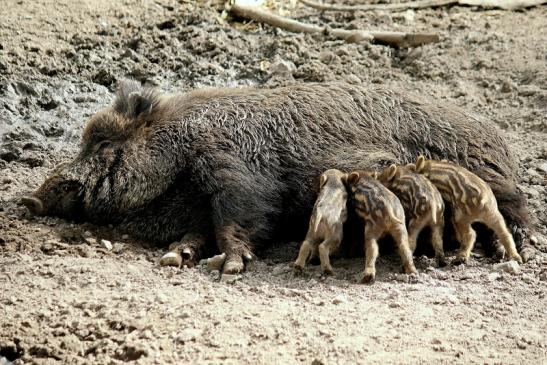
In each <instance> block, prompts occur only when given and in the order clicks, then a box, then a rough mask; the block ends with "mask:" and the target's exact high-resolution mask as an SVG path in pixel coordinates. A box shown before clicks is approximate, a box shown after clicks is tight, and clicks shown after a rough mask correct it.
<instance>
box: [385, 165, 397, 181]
mask: <svg viewBox="0 0 547 365" xmlns="http://www.w3.org/2000/svg"><path fill="white" fill-rule="evenodd" d="M396 174H397V166H396V165H395V164H393V165H391V166H389V167H388V168H387V174H386V177H387V180H388V181H390V180H393V179H394V178H395V175H396Z"/></svg>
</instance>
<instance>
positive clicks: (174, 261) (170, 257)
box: [160, 251, 182, 267]
mask: <svg viewBox="0 0 547 365" xmlns="http://www.w3.org/2000/svg"><path fill="white" fill-rule="evenodd" d="M181 265H182V257H181V256H180V255H179V253H178V252H173V251H171V252H167V253H166V254H165V255H163V256H162V258H161V259H160V266H175V267H181Z"/></svg>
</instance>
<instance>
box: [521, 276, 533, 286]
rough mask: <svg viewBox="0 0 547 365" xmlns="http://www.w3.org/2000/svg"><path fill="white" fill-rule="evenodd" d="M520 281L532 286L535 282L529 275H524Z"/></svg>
mask: <svg viewBox="0 0 547 365" xmlns="http://www.w3.org/2000/svg"><path fill="white" fill-rule="evenodd" d="M522 281H524V282H525V283H527V284H533V283H534V282H535V281H536V279H535V278H534V277H533V276H532V275H530V274H524V275H522Z"/></svg>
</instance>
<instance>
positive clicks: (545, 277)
mask: <svg viewBox="0 0 547 365" xmlns="http://www.w3.org/2000/svg"><path fill="white" fill-rule="evenodd" d="M539 280H541V281H547V271H544V272H542V273H541V274H540V275H539Z"/></svg>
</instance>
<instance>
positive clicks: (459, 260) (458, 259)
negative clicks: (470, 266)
mask: <svg viewBox="0 0 547 365" xmlns="http://www.w3.org/2000/svg"><path fill="white" fill-rule="evenodd" d="M468 261H469V259H468V258H467V257H464V256H456V258H455V259H454V260H452V262H451V264H452V265H454V266H458V265H465V264H467V262H468Z"/></svg>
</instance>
